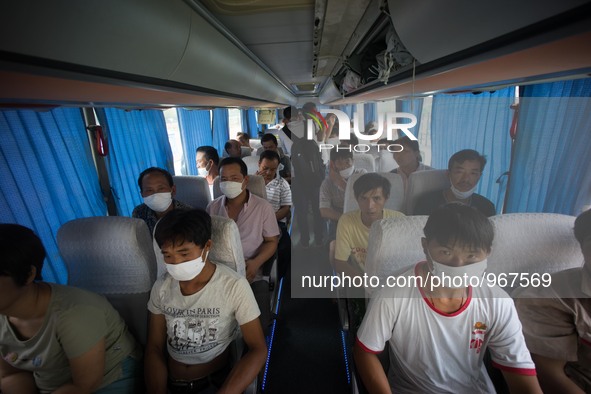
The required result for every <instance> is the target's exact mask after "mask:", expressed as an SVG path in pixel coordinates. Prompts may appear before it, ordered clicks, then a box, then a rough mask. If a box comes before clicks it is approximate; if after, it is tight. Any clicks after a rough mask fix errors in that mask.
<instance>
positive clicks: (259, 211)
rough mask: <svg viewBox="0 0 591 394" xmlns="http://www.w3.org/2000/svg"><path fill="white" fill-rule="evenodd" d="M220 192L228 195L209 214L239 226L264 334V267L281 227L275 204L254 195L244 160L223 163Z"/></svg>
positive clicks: (267, 306)
mask: <svg viewBox="0 0 591 394" xmlns="http://www.w3.org/2000/svg"><path fill="white" fill-rule="evenodd" d="M219 171H220V175H219V176H220V181H221V182H220V189H221V191H222V193H223V194H224V195H223V196H221V197H218V198H216V199H215V200H213V201H212V202H210V203H209V205H208V206H207V213H209V214H210V215H218V216H223V217H226V218H230V219H232V220H234V221H235V222H236V224H237V225H238V231H239V232H240V241H241V243H242V252H243V253H244V260H245V262H246V279H248V281H249V282H250V284H251V287H252V289H253V292H254V294H255V297H256V299H257V303H258V304H259V309H260V310H261V323H262V324H263V330H265V331H266V330H267V329H268V325H269V323H270V321H271V315H270V312H271V311H270V303H271V300H270V294H269V283H268V282H267V281H266V280H264V279H263V273H262V266H263V264H264V263H265V262H266V261H267V260H269V259H270V258H271V257H273V255H274V254H275V251H276V250H277V243H278V240H279V234H280V231H279V227H278V225H277V220H276V219H275V212H274V211H273V207H272V206H271V204H270V203H269V202H268V201H267V200H265V199H263V198H261V197H259V196H256V195H254V194H253V193H251V192H250V191H249V190H248V189H247V188H246V186H247V185H248V173H247V167H246V164H245V163H244V162H243V161H242V159H240V158H235V157H227V158H225V159H223V160H222V161H221V162H220V166H219Z"/></svg>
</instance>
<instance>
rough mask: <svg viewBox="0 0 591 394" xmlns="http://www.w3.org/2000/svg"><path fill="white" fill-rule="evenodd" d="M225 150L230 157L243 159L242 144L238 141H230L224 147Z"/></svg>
mask: <svg viewBox="0 0 591 394" xmlns="http://www.w3.org/2000/svg"><path fill="white" fill-rule="evenodd" d="M224 150H225V151H226V154H227V155H228V157H236V158H238V159H240V158H241V157H242V148H241V147H240V142H238V141H236V140H228V141H226V144H225V145H224Z"/></svg>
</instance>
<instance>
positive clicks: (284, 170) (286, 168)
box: [261, 134, 291, 183]
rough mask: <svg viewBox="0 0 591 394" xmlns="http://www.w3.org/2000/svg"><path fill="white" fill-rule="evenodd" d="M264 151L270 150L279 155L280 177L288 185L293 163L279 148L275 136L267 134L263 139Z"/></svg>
mask: <svg viewBox="0 0 591 394" xmlns="http://www.w3.org/2000/svg"><path fill="white" fill-rule="evenodd" d="M261 145H262V148H263V150H270V151H273V152H276V153H277V154H278V155H279V175H280V176H281V178H283V179H285V180H286V181H287V182H288V183H289V182H291V161H290V160H289V157H287V156H285V155H284V154H283V153H281V151H280V150H279V148H278V147H277V138H276V137H275V136H274V135H273V134H265V135H263V136H262V137H261Z"/></svg>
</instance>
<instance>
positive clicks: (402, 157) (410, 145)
mask: <svg viewBox="0 0 591 394" xmlns="http://www.w3.org/2000/svg"><path fill="white" fill-rule="evenodd" d="M392 143H393V144H398V145H402V147H403V149H402V150H401V151H400V152H394V153H392V155H393V156H394V160H396V163H397V164H398V168H395V169H393V170H392V171H390V172H392V173H394V174H400V176H401V177H402V181H403V182H404V190H406V186H407V185H408V177H409V176H410V174H412V173H413V172H416V171H425V170H432V169H433V168H432V167H429V166H426V165H424V164H423V163H421V161H422V160H423V159H422V158H421V151H420V150H419V142H418V141H413V140H411V139H410V138H408V137H407V136H404V137H401V138H398V139H397V140H395V141H394V142H392Z"/></svg>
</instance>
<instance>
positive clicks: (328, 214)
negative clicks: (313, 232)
mask: <svg viewBox="0 0 591 394" xmlns="http://www.w3.org/2000/svg"><path fill="white" fill-rule="evenodd" d="M342 215H343V214H342V213H340V212H339V211H336V210H334V209H332V208H320V216H322V217H323V218H324V219H330V220H334V221H335V222H338V221H339V219H340V218H341V216H342Z"/></svg>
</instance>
